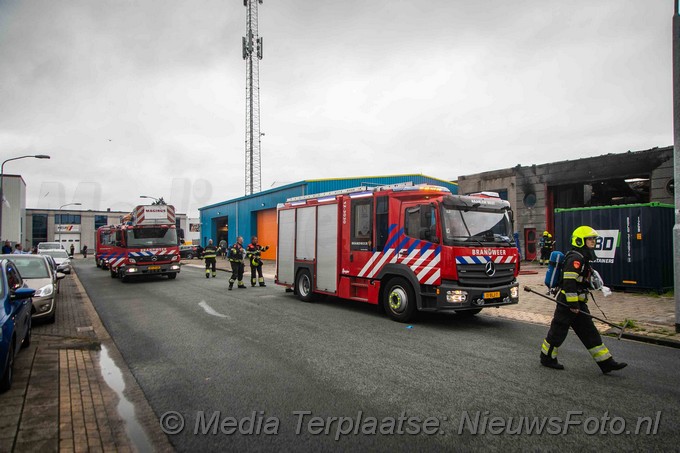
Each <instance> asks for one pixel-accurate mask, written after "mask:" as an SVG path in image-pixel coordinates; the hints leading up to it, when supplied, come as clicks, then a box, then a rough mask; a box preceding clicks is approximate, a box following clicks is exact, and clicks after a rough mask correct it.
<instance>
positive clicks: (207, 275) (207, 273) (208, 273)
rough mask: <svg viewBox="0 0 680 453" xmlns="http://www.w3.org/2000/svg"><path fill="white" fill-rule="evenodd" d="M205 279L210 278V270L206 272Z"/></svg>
mask: <svg viewBox="0 0 680 453" xmlns="http://www.w3.org/2000/svg"><path fill="white" fill-rule="evenodd" d="M205 278H210V269H206V270H205Z"/></svg>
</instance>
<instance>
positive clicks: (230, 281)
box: [229, 279, 234, 291]
mask: <svg viewBox="0 0 680 453" xmlns="http://www.w3.org/2000/svg"><path fill="white" fill-rule="evenodd" d="M233 287H234V280H231V279H229V291H231V290H232V288H233Z"/></svg>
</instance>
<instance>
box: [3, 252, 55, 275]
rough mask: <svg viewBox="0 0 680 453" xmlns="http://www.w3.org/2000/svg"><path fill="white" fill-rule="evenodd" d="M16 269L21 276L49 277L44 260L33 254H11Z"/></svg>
mask: <svg viewBox="0 0 680 453" xmlns="http://www.w3.org/2000/svg"><path fill="white" fill-rule="evenodd" d="M12 261H14V264H16V269H17V270H18V271H19V274H21V277H22V278H49V277H50V274H49V271H48V270H47V265H46V262H45V260H44V259H43V258H39V257H35V256H21V255H15V256H12Z"/></svg>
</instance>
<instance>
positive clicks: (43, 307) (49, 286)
mask: <svg viewBox="0 0 680 453" xmlns="http://www.w3.org/2000/svg"><path fill="white" fill-rule="evenodd" d="M2 258H6V259H10V260H12V261H13V262H14V264H15V265H16V269H17V270H18V271H19V274H20V275H21V278H22V279H23V281H24V283H25V284H26V285H27V286H28V287H29V288H32V289H34V290H35V295H34V296H33V310H32V311H31V314H32V317H33V319H44V320H46V321H47V322H49V323H53V322H54V321H55V319H56V313H57V305H56V303H55V299H56V297H57V292H58V291H59V280H61V279H62V278H64V277H66V275H64V274H62V273H61V272H54V269H53V268H52V265H51V264H50V262H49V261H48V259H47V257H46V256H43V255H0V259H2Z"/></svg>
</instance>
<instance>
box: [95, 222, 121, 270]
mask: <svg viewBox="0 0 680 453" xmlns="http://www.w3.org/2000/svg"><path fill="white" fill-rule="evenodd" d="M115 230H116V227H115V226H113V225H104V226H100V227H99V228H97V232H96V233H95V238H94V263H95V265H96V266H97V267H99V268H101V269H108V259H109V258H110V257H112V256H113V253H114V250H113V248H114V246H115V240H112V238H111V235H112V234H115Z"/></svg>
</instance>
